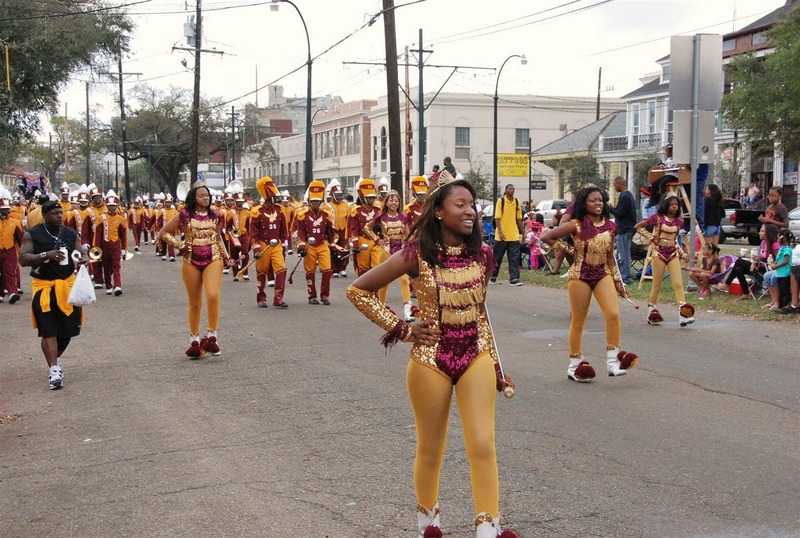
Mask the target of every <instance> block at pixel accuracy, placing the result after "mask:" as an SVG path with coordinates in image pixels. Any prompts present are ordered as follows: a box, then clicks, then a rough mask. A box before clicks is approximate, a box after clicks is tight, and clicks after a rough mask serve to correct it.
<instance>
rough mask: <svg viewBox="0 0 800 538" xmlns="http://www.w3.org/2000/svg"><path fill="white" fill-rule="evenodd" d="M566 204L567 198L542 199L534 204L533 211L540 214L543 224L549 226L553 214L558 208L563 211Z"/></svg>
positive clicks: (567, 203) (567, 202)
mask: <svg viewBox="0 0 800 538" xmlns="http://www.w3.org/2000/svg"><path fill="white" fill-rule="evenodd" d="M568 205H569V200H542V201H541V202H539V203H538V204H536V207H535V208H534V209H533V211H534V212H535V213H539V214H540V215H541V216H542V218H543V219H544V225H545V226H550V225H551V224H552V220H553V215H555V214H556V212H558V211H559V210H560V211H562V212H563V211H564V210H565V209H566V208H567V206H568Z"/></svg>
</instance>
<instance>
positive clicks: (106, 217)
mask: <svg viewBox="0 0 800 538" xmlns="http://www.w3.org/2000/svg"><path fill="white" fill-rule="evenodd" d="M105 204H106V208H107V211H106V212H105V213H102V214H101V215H100V219H99V221H98V223H97V228H96V229H95V233H94V242H93V246H95V247H99V248H100V250H102V251H103V256H102V258H101V259H100V265H101V266H102V269H103V281H104V282H105V284H106V295H111V294H112V293H113V294H114V295H115V296H117V297H119V296H120V295H122V277H121V275H120V269H121V263H120V262H121V260H122V257H123V256H125V254H127V251H128V219H126V218H125V216H124V215H122V214H120V213H117V208H118V206H119V197H117V194H116V193H115V192H114V191H113V190H109V191H108V193H107V194H106V200H105ZM112 280H113V284H114V285H112Z"/></svg>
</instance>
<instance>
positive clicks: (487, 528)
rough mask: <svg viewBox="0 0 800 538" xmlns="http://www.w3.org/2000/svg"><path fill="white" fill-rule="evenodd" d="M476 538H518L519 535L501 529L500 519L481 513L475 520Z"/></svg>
mask: <svg viewBox="0 0 800 538" xmlns="http://www.w3.org/2000/svg"><path fill="white" fill-rule="evenodd" d="M475 538H517V534H516V533H515V532H511V531H508V530H506V531H504V530H503V529H501V528H500V518H499V517H492V516H490V515H489V514H487V513H486V512H481V513H480V514H478V517H476V518H475Z"/></svg>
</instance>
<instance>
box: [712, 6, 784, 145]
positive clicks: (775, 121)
mask: <svg viewBox="0 0 800 538" xmlns="http://www.w3.org/2000/svg"><path fill="white" fill-rule="evenodd" d="M767 37H768V38H769V40H770V44H771V45H772V46H773V47H774V52H773V53H772V54H769V55H768V56H766V57H762V58H757V57H756V56H755V55H753V54H746V55H741V56H737V57H736V58H734V59H733V61H731V63H730V64H728V66H727V75H728V79H729V81H730V82H731V87H732V91H731V92H730V93H729V94H728V95H726V96H725V97H724V98H723V100H722V112H723V114H724V115H725V120H726V121H727V123H728V124H729V125H730V126H731V127H732V128H734V129H737V130H743V131H747V132H748V135H749V137H750V138H751V139H753V140H757V139H761V140H775V141H777V142H779V143H780V145H781V146H782V147H783V150H784V152H785V153H787V154H789V155H798V154H800V9H793V10H792V11H791V12H790V13H788V14H787V16H786V17H785V19H784V20H783V21H782V22H780V23H778V24H776V25H775V26H773V27H772V28H771V29H770V30H769V31H768V32H767Z"/></svg>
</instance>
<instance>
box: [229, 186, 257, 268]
mask: <svg viewBox="0 0 800 538" xmlns="http://www.w3.org/2000/svg"><path fill="white" fill-rule="evenodd" d="M235 196H236V200H235V203H236V208H235V209H234V210H233V211H232V213H233V214H234V215H235V216H236V217H235V219H234V221H235V225H234V226H236V227H235V228H234V229H235V230H237V231H238V233H239V244H240V247H239V254H240V255H239V256H238V257H237V258H234V259H235V260H236V265H234V266H233V281H234V282H238V281H239V278H238V274H239V271H241V270H242V269H244V273H243V275H242V278H243V279H244V280H250V275H248V274H247V264H248V262H249V261H250V219H251V218H252V213H251V212H250V206H249V205H247V204H246V203H245V199H244V193H243V192H238V193H236V195H235Z"/></svg>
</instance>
